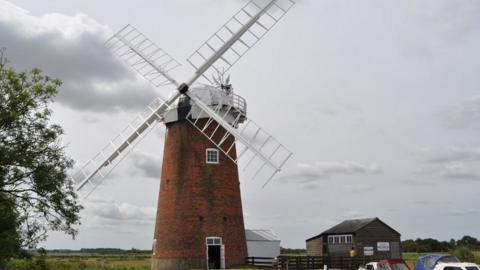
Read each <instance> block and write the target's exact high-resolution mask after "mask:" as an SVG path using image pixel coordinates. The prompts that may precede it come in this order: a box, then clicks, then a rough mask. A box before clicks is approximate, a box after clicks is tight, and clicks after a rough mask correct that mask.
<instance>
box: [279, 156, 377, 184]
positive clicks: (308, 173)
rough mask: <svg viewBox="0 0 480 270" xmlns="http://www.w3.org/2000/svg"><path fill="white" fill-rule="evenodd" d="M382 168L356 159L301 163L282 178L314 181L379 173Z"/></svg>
mask: <svg viewBox="0 0 480 270" xmlns="http://www.w3.org/2000/svg"><path fill="white" fill-rule="evenodd" d="M378 173H381V169H380V167H379V166H378V165H377V164H374V163H372V164H369V165H364V164H360V163H357V162H354V161H344V162H316V163H314V164H308V163H299V164H297V165H296V167H295V168H294V169H293V171H292V172H290V173H286V174H285V175H283V176H282V177H281V178H282V180H283V181H288V182H301V183H304V184H305V183H312V182H317V181H319V180H322V179H328V178H332V177H335V176H338V175H366V174H378Z"/></svg>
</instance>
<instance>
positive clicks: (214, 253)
mask: <svg viewBox="0 0 480 270" xmlns="http://www.w3.org/2000/svg"><path fill="white" fill-rule="evenodd" d="M206 244H207V254H206V255H207V269H210V270H211V269H225V248H224V246H223V245H222V238H221V237H207V239H206Z"/></svg>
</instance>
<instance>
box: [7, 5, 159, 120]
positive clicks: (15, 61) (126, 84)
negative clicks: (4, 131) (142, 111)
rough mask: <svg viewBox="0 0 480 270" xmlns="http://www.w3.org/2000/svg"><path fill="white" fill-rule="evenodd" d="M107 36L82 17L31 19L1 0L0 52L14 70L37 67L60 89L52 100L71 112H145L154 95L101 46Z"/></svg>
mask: <svg viewBox="0 0 480 270" xmlns="http://www.w3.org/2000/svg"><path fill="white" fill-rule="evenodd" d="M111 34H112V31H111V30H110V29H109V28H108V27H107V26H104V25H101V24H99V23H98V22H96V21H95V20H93V19H92V18H90V17H88V16H87V15H84V14H76V15H74V16H67V15H62V14H57V13H50V14H45V15H42V16H39V17H37V16H33V15H31V14H30V13H29V12H28V11H26V10H24V9H21V8H19V7H17V6H15V5H13V4H11V3H9V2H6V1H4V0H0V36H1V37H2V38H1V40H0V47H5V48H6V49H7V57H8V58H9V59H10V60H11V63H12V65H13V66H14V67H15V68H17V69H21V70H24V69H31V68H33V67H39V68H41V69H42V70H44V72H45V74H47V75H49V76H51V77H57V78H59V79H61V80H62V81H63V82H64V84H63V86H62V87H61V89H60V92H59V94H58V96H57V99H56V100H57V101H58V102H60V103H61V104H63V105H65V106H68V107H70V108H73V109H75V110H82V111H83V110H87V111H97V112H98V111H100V112H101V111H104V112H105V111H112V110H118V109H122V110H128V109H134V110H138V109H139V108H144V107H145V106H146V105H148V103H149V102H150V101H151V100H153V98H154V97H156V96H157V95H156V94H155V92H154V90H153V88H152V87H150V86H149V85H148V84H147V83H146V82H144V81H143V79H141V78H139V77H138V76H137V75H135V73H134V72H133V71H131V70H130V69H129V68H128V67H126V66H125V65H123V64H122V63H121V62H120V60H118V59H116V57H115V56H114V55H113V54H112V53H111V52H110V51H109V50H108V49H107V48H105V46H104V42H105V40H106V39H107V38H108V37H109V36H110V35H111Z"/></svg>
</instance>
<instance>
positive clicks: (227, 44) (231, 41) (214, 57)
mask: <svg viewBox="0 0 480 270" xmlns="http://www.w3.org/2000/svg"><path fill="white" fill-rule="evenodd" d="M276 1H277V0H273V1H271V2H270V3H268V5H266V6H265V7H264V8H263V9H261V10H260V11H259V12H258V13H257V15H255V16H253V17H252V18H251V19H250V20H249V21H248V22H247V23H246V24H245V25H244V26H242V28H240V30H238V32H237V33H235V34H234V35H233V36H232V37H231V38H230V39H229V40H228V41H227V42H225V44H223V45H222V47H220V49H218V50H217V51H216V52H215V53H214V54H213V55H212V56H211V57H210V59H208V60H207V61H206V62H205V63H204V64H203V65H201V66H200V67H199V68H198V69H197V71H196V72H195V75H194V76H193V77H192V78H191V79H190V81H189V82H187V84H188V85H192V83H193V82H195V81H196V80H197V79H198V78H199V77H200V76H202V74H203V73H205V71H207V69H208V68H210V66H211V65H213V63H215V62H216V61H217V60H218V59H220V57H222V55H223V54H224V53H225V52H226V51H227V50H228V49H230V48H231V47H232V45H233V44H234V43H235V42H237V41H238V40H239V39H240V38H241V37H242V35H243V34H245V33H246V32H247V31H248V29H250V27H252V25H253V24H255V22H256V21H258V18H260V16H262V14H263V13H265V12H266V11H267V10H268V9H269V8H270V7H271V6H272V5H273V4H275V2H276Z"/></svg>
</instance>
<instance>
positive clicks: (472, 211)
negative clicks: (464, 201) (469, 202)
mask: <svg viewBox="0 0 480 270" xmlns="http://www.w3.org/2000/svg"><path fill="white" fill-rule="evenodd" d="M478 213H480V211H479V210H476V209H463V210H458V209H457V210H450V211H448V214H449V215H450V216H461V217H463V216H469V215H477V214H478Z"/></svg>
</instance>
